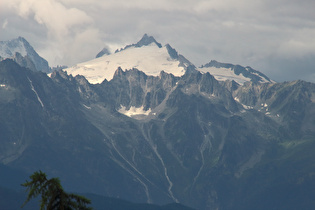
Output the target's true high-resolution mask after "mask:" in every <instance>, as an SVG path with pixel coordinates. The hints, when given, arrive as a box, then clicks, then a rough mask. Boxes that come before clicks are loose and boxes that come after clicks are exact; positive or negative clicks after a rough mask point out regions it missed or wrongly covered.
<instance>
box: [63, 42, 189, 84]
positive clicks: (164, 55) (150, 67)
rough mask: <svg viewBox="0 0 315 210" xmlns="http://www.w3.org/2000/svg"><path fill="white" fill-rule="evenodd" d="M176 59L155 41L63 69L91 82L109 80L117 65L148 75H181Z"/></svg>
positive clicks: (182, 70)
mask: <svg viewBox="0 0 315 210" xmlns="http://www.w3.org/2000/svg"><path fill="white" fill-rule="evenodd" d="M179 64H180V62H179V61H178V60H175V59H172V58H171V57H170V55H169V53H168V51H167V48H166V47H165V46H164V47H162V48H159V47H158V46H157V45H156V44H155V43H151V44H150V45H148V46H142V47H140V48H136V47H130V48H127V49H125V50H122V51H120V52H117V53H114V54H111V55H104V56H102V57H99V58H96V59H93V60H91V61H87V62H84V63H80V64H77V65H75V66H73V67H70V68H67V69H65V71H67V73H68V74H72V76H76V75H83V76H84V77H85V78H86V79H87V80H88V81H89V82H90V83H91V84H97V83H102V82H103V81H104V79H106V80H108V81H109V80H111V79H112V78H113V76H114V73H115V71H116V70H117V69H118V67H121V68H122V69H123V70H126V69H132V68H137V69H138V70H140V71H143V72H144V73H145V74H147V75H150V76H158V75H159V74H160V72H161V71H165V72H166V73H172V74H173V75H174V76H182V75H183V74H184V73H185V69H184V67H181V66H179Z"/></svg>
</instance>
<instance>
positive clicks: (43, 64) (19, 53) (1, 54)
mask: <svg viewBox="0 0 315 210" xmlns="http://www.w3.org/2000/svg"><path fill="white" fill-rule="evenodd" d="M5 58H10V59H13V60H15V61H16V62H17V63H19V64H20V65H21V66H24V67H27V68H30V69H32V70H35V71H43V72H46V73H49V72H50V68H49V66H48V62H47V61H46V60H45V59H43V58H42V57H40V56H39V55H38V54H37V52H36V51H35V50H34V48H33V47H32V46H31V45H30V44H29V43H28V42H27V41H26V39H24V38H23V37H18V38H16V39H12V40H8V41H0V60H1V59H5ZM26 64H28V65H26Z"/></svg>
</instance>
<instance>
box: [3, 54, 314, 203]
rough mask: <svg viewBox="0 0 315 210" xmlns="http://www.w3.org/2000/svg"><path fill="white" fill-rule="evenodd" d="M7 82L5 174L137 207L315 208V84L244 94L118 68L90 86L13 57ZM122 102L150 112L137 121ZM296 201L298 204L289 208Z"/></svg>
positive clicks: (264, 87) (254, 88) (232, 87)
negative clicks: (42, 178) (39, 178)
mask: <svg viewBox="0 0 315 210" xmlns="http://www.w3.org/2000/svg"><path fill="white" fill-rule="evenodd" d="M0 85H1V86H0V143H1V144H0V145H1V146H0V161H1V163H2V164H5V165H6V167H10V168H13V169H19V170H21V171H23V172H25V173H28V174H31V173H32V172H33V171H35V170H39V169H41V170H43V171H45V172H47V174H51V176H54V177H55V176H58V177H60V179H61V181H62V183H64V185H65V189H67V190H68V191H77V192H88V193H97V194H101V195H106V196H111V197H119V198H124V199H127V200H132V201H135V202H153V203H158V204H164V203H169V202H180V203H183V204H186V205H188V206H191V207H194V208H197V209H257V208H258V207H259V206H258V205H261V206H263V207H264V208H265V209H268V208H271V207H274V206H272V205H273V204H275V205H276V207H277V208H279V209H281V208H282V207H285V208H286V209H297V208H298V207H305V208H307V207H310V206H312V202H313V199H310V198H308V197H305V196H304V197H303V196H302V194H303V193H304V192H307V193H313V191H312V190H311V189H315V188H314V187H315V182H314V179H313V178H312V175H311V173H312V171H314V166H313V165H314V164H312V163H311V161H310V160H313V157H314V153H313V150H312V149H314V147H315V144H314V139H315V138H314V136H315V129H314V128H315V126H314V122H315V121H314V117H313V116H315V115H314V113H315V104H314V101H315V87H314V84H312V83H306V82H303V81H295V82H290V83H276V84H257V83H246V84H245V85H243V86H239V85H236V84H233V82H231V83H219V82H218V81H217V80H215V79H214V77H213V76H212V75H210V74H209V73H207V74H201V73H199V72H195V71H190V72H187V73H186V74H185V75H184V76H182V77H174V76H173V75H171V74H167V73H165V72H161V73H160V75H159V76H158V77H152V76H147V75H145V74H144V73H143V72H141V71H139V70H137V69H131V70H127V71H122V69H117V71H116V73H115V76H114V78H113V79H112V80H111V81H106V80H105V81H104V82H103V83H102V84H97V85H91V84H89V83H88V81H87V80H86V79H85V78H84V77H82V76H76V77H72V76H71V75H70V76H69V75H67V73H66V72H64V71H62V70H59V71H55V72H53V73H52V75H51V78H49V77H47V75H46V74H44V73H40V72H33V71H29V70H28V69H26V68H22V67H20V66H19V65H17V64H16V63H15V62H13V61H12V60H5V61H2V62H1V63H0ZM122 106H123V107H125V108H126V109H127V110H129V109H131V108H133V107H135V108H138V109H143V110H144V111H148V112H149V114H147V115H145V114H142V115H132V116H131V117H128V116H126V115H124V114H121V113H120V112H119V109H120V108H121V107H122ZM296 168H298V171H296ZM279 177H284V178H283V179H282V180H280V181H279V180H278V178H279ZM23 181H24V180H22V181H21V182H23ZM286 186H290V189H291V190H295V191H296V193H295V194H294V193H289V192H292V191H288V190H286V189H287V188H286ZM273 191H274V192H273ZM275 193H276V195H277V196H278V197H277V196H275ZM293 195H295V196H296V197H297V198H298V200H292V201H291V200H290V202H283V201H284V198H285V197H286V196H289V197H290V196H291V197H292V196H293ZM264 197H266V199H268V202H267V203H264V200H263V199H262V198H264ZM278 198H279V199H282V200H281V201H280V200H279V201H278V200H277V199H278ZM255 202H258V203H259V204H256V203H255ZM244 203H245V204H244ZM302 204H303V205H302ZM290 206H291V207H292V208H290ZM242 207H244V208H242Z"/></svg>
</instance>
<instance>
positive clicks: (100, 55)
mask: <svg viewBox="0 0 315 210" xmlns="http://www.w3.org/2000/svg"><path fill="white" fill-rule="evenodd" d="M103 55H110V52H109V50H108V49H107V48H103V49H102V50H101V51H100V52H99V53H97V55H96V58H99V57H102V56H103Z"/></svg>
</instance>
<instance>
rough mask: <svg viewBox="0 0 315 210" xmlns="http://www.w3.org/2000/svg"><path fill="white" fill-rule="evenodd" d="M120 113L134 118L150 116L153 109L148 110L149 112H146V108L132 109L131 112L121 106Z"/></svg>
mask: <svg viewBox="0 0 315 210" xmlns="http://www.w3.org/2000/svg"><path fill="white" fill-rule="evenodd" d="M117 111H118V112H119V113H121V114H123V115H126V116H128V117H132V116H134V115H149V114H150V113H151V109H148V110H147V111H145V110H144V107H143V106H142V107H138V108H137V107H134V106H132V107H130V109H129V110H127V109H126V107H125V106H121V108H120V109H119V110H117Z"/></svg>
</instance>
